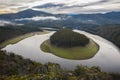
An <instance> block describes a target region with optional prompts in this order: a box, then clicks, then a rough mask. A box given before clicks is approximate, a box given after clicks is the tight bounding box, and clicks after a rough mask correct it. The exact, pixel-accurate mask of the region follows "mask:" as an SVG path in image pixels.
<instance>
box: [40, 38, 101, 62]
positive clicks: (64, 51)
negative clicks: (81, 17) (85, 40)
mask: <svg viewBox="0 0 120 80" xmlns="http://www.w3.org/2000/svg"><path fill="white" fill-rule="evenodd" d="M40 48H41V50H42V51H44V52H49V53H52V54H53V55H56V56H59V57H61V58H65V59H72V60H84V59H90V58H92V57H94V56H95V54H96V53H97V52H98V50H99V45H97V44H96V43H95V42H94V41H92V40H90V42H89V44H88V45H86V46H83V47H82V46H78V47H72V48H62V47H57V46H54V45H52V44H51V43H50V41H49V40H46V41H44V42H43V43H42V44H41V46H40Z"/></svg>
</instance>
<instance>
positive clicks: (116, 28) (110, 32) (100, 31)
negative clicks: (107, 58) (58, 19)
mask: <svg viewBox="0 0 120 80" xmlns="http://www.w3.org/2000/svg"><path fill="white" fill-rule="evenodd" d="M80 29H81V30H85V31H87V32H90V33H93V34H97V35H99V36H101V37H104V38H105V39H108V40H110V41H111V42H113V43H114V44H116V45H117V46H118V47H119V48H120V25H119V24H109V25H103V26H94V27H81V28H80Z"/></svg>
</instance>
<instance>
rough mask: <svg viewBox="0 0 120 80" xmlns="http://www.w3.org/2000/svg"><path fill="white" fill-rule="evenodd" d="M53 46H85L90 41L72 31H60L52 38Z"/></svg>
mask: <svg viewBox="0 0 120 80" xmlns="http://www.w3.org/2000/svg"><path fill="white" fill-rule="evenodd" d="M50 42H51V44H53V45H55V46H58V47H68V48H69V47H76V46H85V45H87V44H88V43H89V39H88V38H87V37H86V36H84V35H83V34H79V33H77V32H74V31H72V30H70V29H65V28H64V29H60V30H58V31H57V32H55V33H54V34H53V35H52V36H51V37H50Z"/></svg>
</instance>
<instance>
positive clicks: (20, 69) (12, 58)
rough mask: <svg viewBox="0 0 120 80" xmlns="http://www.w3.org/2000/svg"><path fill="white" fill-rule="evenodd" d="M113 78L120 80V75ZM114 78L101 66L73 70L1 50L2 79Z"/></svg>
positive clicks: (81, 67)
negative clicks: (100, 67) (103, 70)
mask: <svg viewBox="0 0 120 80" xmlns="http://www.w3.org/2000/svg"><path fill="white" fill-rule="evenodd" d="M112 75H113V78H115V79H113V80H119V79H118V78H119V75H114V74H112ZM82 79H83V80H91V79H92V80H98V79H99V80H112V78H111V76H110V75H109V74H108V73H105V72H101V70H100V69H99V67H87V66H82V65H80V66H77V67H76V69H75V70H73V71H66V70H62V69H61V68H60V65H59V64H55V63H51V62H49V63H46V64H44V65H43V64H40V63H38V62H33V61H31V60H29V59H23V58H22V57H21V56H18V55H15V54H13V53H6V52H4V51H0V80H82Z"/></svg>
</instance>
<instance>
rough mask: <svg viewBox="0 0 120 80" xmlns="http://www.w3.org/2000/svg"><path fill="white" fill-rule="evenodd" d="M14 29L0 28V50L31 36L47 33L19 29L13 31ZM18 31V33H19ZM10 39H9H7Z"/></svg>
mask: <svg viewBox="0 0 120 80" xmlns="http://www.w3.org/2000/svg"><path fill="white" fill-rule="evenodd" d="M12 30H15V28H14V27H13V26H11V28H10V27H8V26H7V27H0V36H1V37H0V49H1V48H3V47H5V46H6V45H8V44H14V43H16V42H18V41H20V40H22V39H25V38H27V37H30V36H33V35H34V34H44V33H48V31H41V30H38V31H39V32H38V31H37V30H36V31H34V30H33V31H32V30H31V31H29V28H28V30H27V31H26V30H21V28H20V29H19V28H17V29H16V30H15V31H12ZM19 30H20V31H19ZM9 38H10V39H9Z"/></svg>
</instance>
